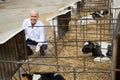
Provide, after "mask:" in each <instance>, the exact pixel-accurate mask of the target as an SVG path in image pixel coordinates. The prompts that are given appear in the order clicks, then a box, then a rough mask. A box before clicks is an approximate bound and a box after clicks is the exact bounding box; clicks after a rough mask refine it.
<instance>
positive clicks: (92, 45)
mask: <svg viewBox="0 0 120 80" xmlns="http://www.w3.org/2000/svg"><path fill="white" fill-rule="evenodd" d="M81 51H82V53H83V54H88V53H92V56H93V57H94V60H95V61H96V60H97V59H101V58H102V59H105V60H109V59H110V58H111V57H112V46H111V44H110V43H107V42H98V43H96V42H92V41H87V42H85V43H84V46H83V47H82V49H81Z"/></svg>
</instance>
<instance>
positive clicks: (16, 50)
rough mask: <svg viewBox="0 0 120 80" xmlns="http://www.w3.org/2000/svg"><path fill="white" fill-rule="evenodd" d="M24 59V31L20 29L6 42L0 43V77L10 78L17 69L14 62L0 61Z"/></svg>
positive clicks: (4, 79) (5, 79)
mask: <svg viewBox="0 0 120 80" xmlns="http://www.w3.org/2000/svg"><path fill="white" fill-rule="evenodd" d="M23 59H25V46H24V32H23V31H21V32H20V33H18V34H17V35H15V36H14V37H12V38H11V39H9V40H8V41H7V42H6V43H4V44H1V45H0V79H1V80H10V78H11V77H12V75H13V74H14V73H15V72H16V70H17V65H16V64H14V63H4V62H2V61H11V62H12V61H19V60H23Z"/></svg>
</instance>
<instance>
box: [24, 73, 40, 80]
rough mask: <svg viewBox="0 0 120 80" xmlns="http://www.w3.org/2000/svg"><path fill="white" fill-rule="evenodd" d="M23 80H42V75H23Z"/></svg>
mask: <svg viewBox="0 0 120 80" xmlns="http://www.w3.org/2000/svg"><path fill="white" fill-rule="evenodd" d="M22 77H23V80H40V79H41V75H40V74H27V73H23V74H22Z"/></svg>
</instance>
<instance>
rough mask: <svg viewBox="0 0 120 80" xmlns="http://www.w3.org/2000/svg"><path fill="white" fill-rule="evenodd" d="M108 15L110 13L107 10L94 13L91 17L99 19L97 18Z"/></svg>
mask: <svg viewBox="0 0 120 80" xmlns="http://www.w3.org/2000/svg"><path fill="white" fill-rule="evenodd" d="M108 13H109V11H108V10H106V9H105V10H101V11H94V12H92V13H91V14H90V15H92V17H93V19H97V18H101V17H104V16H105V15H107V14H108Z"/></svg>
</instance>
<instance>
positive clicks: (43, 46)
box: [40, 44, 48, 51]
mask: <svg viewBox="0 0 120 80" xmlns="http://www.w3.org/2000/svg"><path fill="white" fill-rule="evenodd" d="M47 47H48V46H47V45H46V44H43V45H42V46H41V47H40V51H44V50H46V49H47Z"/></svg>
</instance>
